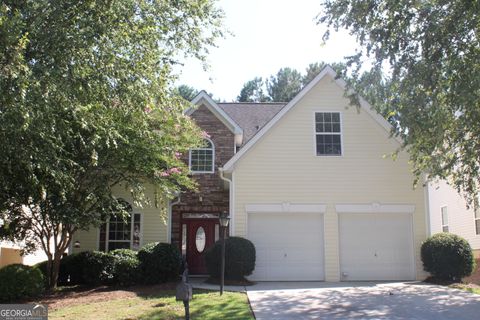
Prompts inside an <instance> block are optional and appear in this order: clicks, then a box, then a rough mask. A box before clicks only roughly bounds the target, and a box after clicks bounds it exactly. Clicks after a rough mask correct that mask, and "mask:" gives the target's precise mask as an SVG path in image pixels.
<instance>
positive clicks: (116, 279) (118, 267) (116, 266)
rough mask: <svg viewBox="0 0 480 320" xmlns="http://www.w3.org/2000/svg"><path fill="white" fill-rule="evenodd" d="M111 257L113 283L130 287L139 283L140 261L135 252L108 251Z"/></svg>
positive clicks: (124, 250)
mask: <svg viewBox="0 0 480 320" xmlns="http://www.w3.org/2000/svg"><path fill="white" fill-rule="evenodd" d="M110 255H112V256H113V258H114V260H113V272H112V275H113V283H115V284H119V285H122V286H124V285H131V284H135V283H138V282H139V281H140V278H141V277H140V261H139V260H138V256H137V252H135V251H133V250H129V249H117V250H113V251H110Z"/></svg>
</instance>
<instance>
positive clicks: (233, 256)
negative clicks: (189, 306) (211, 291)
mask: <svg viewBox="0 0 480 320" xmlns="http://www.w3.org/2000/svg"><path fill="white" fill-rule="evenodd" d="M221 258H222V243H221V241H217V242H216V243H215V244H214V245H213V246H212V247H211V248H210V249H208V250H207V252H206V254H205V262H206V264H207V270H208V274H209V275H210V276H211V277H212V278H219V277H220V266H221ZM255 258H256V257H255V246H254V245H253V243H252V242H251V241H250V240H247V239H244V238H240V237H230V238H228V239H226V240H225V278H226V279H229V280H242V279H244V277H245V276H248V275H250V274H252V272H253V270H254V269H255Z"/></svg>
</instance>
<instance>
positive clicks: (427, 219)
mask: <svg viewBox="0 0 480 320" xmlns="http://www.w3.org/2000/svg"><path fill="white" fill-rule="evenodd" d="M423 195H424V198H425V199H424V202H425V224H426V232H427V237H430V236H431V235H432V227H431V226H430V221H431V217H430V214H431V212H430V183H429V182H428V181H427V180H426V179H425V178H424V190H423Z"/></svg>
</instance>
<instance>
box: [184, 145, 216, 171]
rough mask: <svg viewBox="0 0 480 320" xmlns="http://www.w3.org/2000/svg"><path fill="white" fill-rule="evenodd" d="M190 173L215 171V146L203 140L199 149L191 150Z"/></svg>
mask: <svg viewBox="0 0 480 320" xmlns="http://www.w3.org/2000/svg"><path fill="white" fill-rule="evenodd" d="M189 166H190V171H191V172H194V173H213V172H214V171H215V146H214V145H213V142H212V141H211V140H210V139H205V141H204V145H203V146H202V147H201V148H196V149H191V150H190V153H189Z"/></svg>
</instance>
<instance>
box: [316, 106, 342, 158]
mask: <svg viewBox="0 0 480 320" xmlns="http://www.w3.org/2000/svg"><path fill="white" fill-rule="evenodd" d="M315 135H316V137H315V138H316V141H315V143H316V150H317V156H326V155H333V156H338V155H341V154H342V136H341V125H340V113H339V112H316V113H315Z"/></svg>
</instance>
